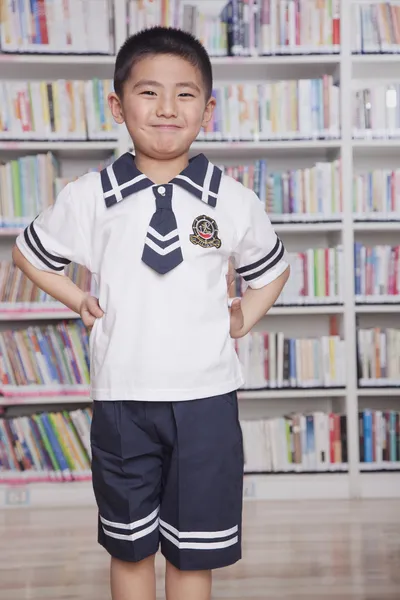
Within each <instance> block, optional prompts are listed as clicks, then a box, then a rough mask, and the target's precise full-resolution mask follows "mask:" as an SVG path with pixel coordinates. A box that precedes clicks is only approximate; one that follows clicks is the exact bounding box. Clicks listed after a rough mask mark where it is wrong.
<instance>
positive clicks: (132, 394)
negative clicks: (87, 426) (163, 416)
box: [90, 377, 244, 402]
mask: <svg viewBox="0 0 400 600" xmlns="http://www.w3.org/2000/svg"><path fill="white" fill-rule="evenodd" d="M243 384H244V379H243V378H242V377H237V378H236V379H232V380H229V381H228V382H227V381H224V382H223V383H221V384H220V385H213V386H209V387H207V388H196V389H193V390H179V389H178V390H171V389H168V390H162V389H160V390H146V389H144V390H139V389H137V390H132V391H127V390H113V391H111V390H107V389H97V388H92V389H91V394H90V395H91V398H92V400H105V401H106V400H110V401H116V400H128V401H129V400H132V401H135V400H136V401H141V402H184V401H185V400H200V399H201V398H210V397H212V396H221V395H222V394H227V393H229V392H232V391H234V390H237V389H239V388H240V387H241V386H242V385H243Z"/></svg>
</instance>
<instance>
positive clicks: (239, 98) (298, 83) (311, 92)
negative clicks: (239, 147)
mask: <svg viewBox="0 0 400 600" xmlns="http://www.w3.org/2000/svg"><path fill="white" fill-rule="evenodd" d="M213 96H214V97H215V98H216V100H217V106H216V109H215V111H214V114H213V118H212V119H211V121H210V123H209V124H208V125H207V126H206V127H205V128H204V129H202V130H201V131H200V133H199V136H198V139H199V140H205V141H220V140H228V141H239V140H255V141H257V140H294V139H319V138H323V139H325V138H338V137H339V136H340V110H339V88H338V87H337V86H336V85H334V83H333V78H332V76H331V75H324V76H323V77H322V78H319V79H300V80H286V81H273V82H268V83H260V84H257V83H254V84H253V83H244V84H220V85H215V87H214V89H213Z"/></svg>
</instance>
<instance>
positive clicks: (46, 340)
mask: <svg viewBox="0 0 400 600" xmlns="http://www.w3.org/2000/svg"><path fill="white" fill-rule="evenodd" d="M88 345H89V339H88V332H87V330H86V328H85V326H84V325H83V323H82V321H80V320H77V321H76V322H73V323H72V322H71V323H66V322H65V323H64V322H60V323H58V324H57V325H54V326H53V325H47V326H44V327H43V326H40V327H39V326H32V327H28V328H26V329H20V330H6V331H1V332H0V390H1V392H2V393H3V394H6V393H7V390H12V391H14V392H16V393H17V392H18V387H19V386H27V385H31V386H53V387H55V388H57V386H60V387H62V386H66V387H68V386H84V387H86V386H88V385H89V371H90V365H89V358H88V356H89V352H88ZM34 390H35V387H33V388H32V393H34Z"/></svg>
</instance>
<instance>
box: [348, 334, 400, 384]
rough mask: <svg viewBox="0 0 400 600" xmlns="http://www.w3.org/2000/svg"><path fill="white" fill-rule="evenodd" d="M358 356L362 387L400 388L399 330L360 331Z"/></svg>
mask: <svg viewBox="0 0 400 600" xmlns="http://www.w3.org/2000/svg"><path fill="white" fill-rule="evenodd" d="M357 356H358V377H359V386H360V387H389V386H400V330H399V329H394V328H386V329H384V328H380V327H374V328H369V329H361V328H360V329H358V331H357Z"/></svg>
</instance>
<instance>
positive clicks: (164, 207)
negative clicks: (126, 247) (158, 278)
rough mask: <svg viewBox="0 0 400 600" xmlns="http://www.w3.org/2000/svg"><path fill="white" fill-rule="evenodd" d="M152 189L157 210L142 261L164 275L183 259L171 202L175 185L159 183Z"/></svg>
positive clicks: (149, 229)
mask: <svg viewBox="0 0 400 600" xmlns="http://www.w3.org/2000/svg"><path fill="white" fill-rule="evenodd" d="M152 190H153V193H154V196H155V199H156V212H155V213H154V215H153V216H152V218H151V221H150V224H149V228H148V230H147V236H146V240H145V244H144V249H143V255H142V261H143V262H144V263H146V265H148V266H149V267H151V268H152V269H154V271H157V273H159V274H160V275H164V274H165V273H168V272H169V271H172V269H175V267H177V266H178V265H179V264H180V263H181V262H182V261H183V256H182V250H181V244H180V241H179V233H178V229H177V224H176V218H175V215H174V212H173V210H172V203H171V200H172V190H173V185H172V184H171V183H168V184H166V185H158V186H154V187H153V188H152Z"/></svg>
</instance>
